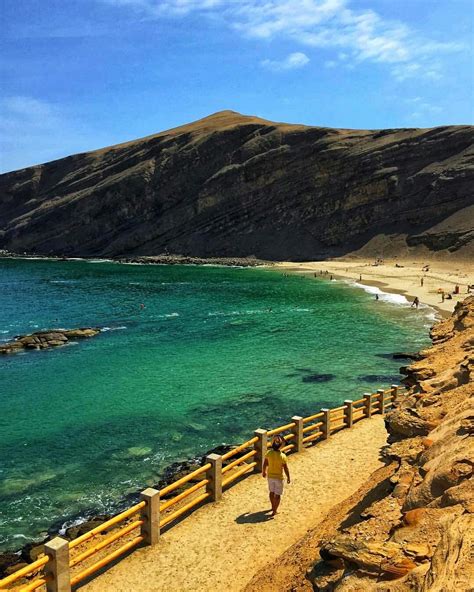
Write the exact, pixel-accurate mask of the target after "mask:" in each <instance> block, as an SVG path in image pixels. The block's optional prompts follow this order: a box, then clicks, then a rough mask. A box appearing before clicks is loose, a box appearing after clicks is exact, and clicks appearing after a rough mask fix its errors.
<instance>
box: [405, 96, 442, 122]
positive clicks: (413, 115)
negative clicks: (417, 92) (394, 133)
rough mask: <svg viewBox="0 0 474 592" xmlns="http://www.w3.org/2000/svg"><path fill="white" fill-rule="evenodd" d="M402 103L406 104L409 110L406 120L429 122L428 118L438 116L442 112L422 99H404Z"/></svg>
mask: <svg viewBox="0 0 474 592" xmlns="http://www.w3.org/2000/svg"><path fill="white" fill-rule="evenodd" d="M404 102H405V103H406V105H408V108H409V110H410V113H409V114H408V118H409V119H412V120H415V121H419V120H425V121H426V120H429V118H430V117H433V116H434V115H438V114H439V113H442V111H443V109H442V108H441V107H439V106H438V105H433V104H431V103H429V102H428V101H426V100H424V99H423V98H422V97H413V98H408V99H405V101H404Z"/></svg>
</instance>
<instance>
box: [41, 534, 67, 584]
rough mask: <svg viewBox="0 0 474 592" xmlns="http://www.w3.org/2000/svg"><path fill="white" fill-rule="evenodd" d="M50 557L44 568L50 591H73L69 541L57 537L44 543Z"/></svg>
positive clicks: (46, 552)
mask: <svg viewBox="0 0 474 592" xmlns="http://www.w3.org/2000/svg"><path fill="white" fill-rule="evenodd" d="M44 552H45V554H46V555H47V556H48V557H49V561H48V563H47V564H46V565H45V568H44V575H45V576H46V590H47V591H48V592H71V573H70V569H69V542H68V541H66V540H64V539H62V538H61V537H56V538H54V539H52V540H51V541H48V542H47V543H45V545H44Z"/></svg>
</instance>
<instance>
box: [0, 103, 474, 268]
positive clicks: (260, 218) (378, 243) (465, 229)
mask: <svg viewBox="0 0 474 592" xmlns="http://www.w3.org/2000/svg"><path fill="white" fill-rule="evenodd" d="M473 186H474V127H473V126H446V127H438V128H432V129H387V130H378V131H375V130H348V129H331V128H325V127H308V126H304V125H290V124H285V123H274V122H270V121H266V120H263V119H259V118H257V117H248V116H244V115H240V114H239V113H235V112H233V111H222V112H219V113H216V114H214V115H211V116H209V117H206V118H204V119H201V120H199V121H196V122H194V123H192V124H189V125H184V126H182V127H178V128H175V129H172V130H169V131H165V132H162V133H159V134H156V135H152V136H148V137H146V138H143V139H140V140H136V141H131V142H127V143H124V144H120V145H117V146H112V147H109V148H103V149H101V150H96V151H93V152H87V153H83V154H76V155H74V156H69V157H67V158H62V159H59V160H56V161H53V162H49V163H46V164H42V165H37V166H33V167H29V168H26V169H22V170H18V171H14V172H11V173H6V174H3V175H0V249H7V250H10V251H13V252H28V253H33V252H35V253H37V254H44V255H49V254H57V255H58V254H59V255H68V256H101V257H104V256H106V257H112V256H118V255H155V254H160V253H164V252H169V253H179V254H183V255H193V256H199V257H211V256H218V257H224V256H240V257H242V256H247V255H255V256H256V257H259V258H263V259H275V260H279V259H290V260H291V259H293V260H309V259H320V258H325V257H329V256H337V255H343V254H347V253H350V252H355V251H358V252H362V253H364V252H365V253H369V252H370V253H377V254H379V253H380V254H382V255H383V254H385V255H389V254H403V253H411V254H423V256H424V255H429V254H430V253H436V254H440V253H441V254H447V255H448V256H449V254H450V253H453V252H456V253H457V254H458V255H463V256H469V255H471V254H473V252H474V248H473V247H474V241H473V237H474V195H473Z"/></svg>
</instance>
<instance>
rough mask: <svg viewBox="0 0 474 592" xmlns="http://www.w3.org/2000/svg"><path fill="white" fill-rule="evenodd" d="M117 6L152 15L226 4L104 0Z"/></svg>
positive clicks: (220, 0) (218, 1)
mask: <svg viewBox="0 0 474 592" xmlns="http://www.w3.org/2000/svg"><path fill="white" fill-rule="evenodd" d="M102 1H103V2H105V3H107V4H112V5H115V6H130V7H132V8H134V9H135V10H137V11H139V12H144V13H147V14H149V15H150V16H167V15H169V16H173V15H175V16H180V15H181V16H182V15H186V14H189V13H190V12H195V11H205V10H211V9H214V8H217V7H218V6H219V5H222V4H224V3H225V2H224V0H102Z"/></svg>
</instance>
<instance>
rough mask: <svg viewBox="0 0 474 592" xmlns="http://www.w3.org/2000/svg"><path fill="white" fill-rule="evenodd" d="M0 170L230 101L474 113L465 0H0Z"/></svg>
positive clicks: (310, 108)
mask: <svg viewBox="0 0 474 592" xmlns="http://www.w3.org/2000/svg"><path fill="white" fill-rule="evenodd" d="M0 11H1V14H0V16H1V19H2V23H3V26H2V33H1V39H0V171H2V172H5V171H9V170H14V169H17V168H22V167H25V166H29V165H32V164H36V163H40V162H46V161H49V160H53V159H55V158H60V157H62V156H66V155H68V154H73V153H76V152H81V151H86V150H92V149H95V148H100V147H102V146H107V145H111V144H115V143H118V142H121V141H125V140H129V139H134V138H138V137H142V136H145V135H149V134H152V133H155V132H158V131H161V130H164V129H167V128H170V127H173V126H176V125H180V124H182V123H186V122H189V121H193V120H195V119H198V118H200V117H204V116H206V115H209V114H210V113H213V112H215V111H220V110H223V109H233V110H235V111H239V112H241V113H244V114H252V115H258V116H260V117H264V118H266V119H270V120H275V121H287V122H294V123H305V124H308V125H322V126H333V127H350V128H393V127H431V126H436V125H446V124H466V123H469V124H472V123H474V121H473V120H474V113H473V105H474V90H473V78H474V63H473V59H474V58H473V56H474V54H473V40H474V30H473V29H474V0H15V1H14V2H13V1H11V0H0Z"/></svg>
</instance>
